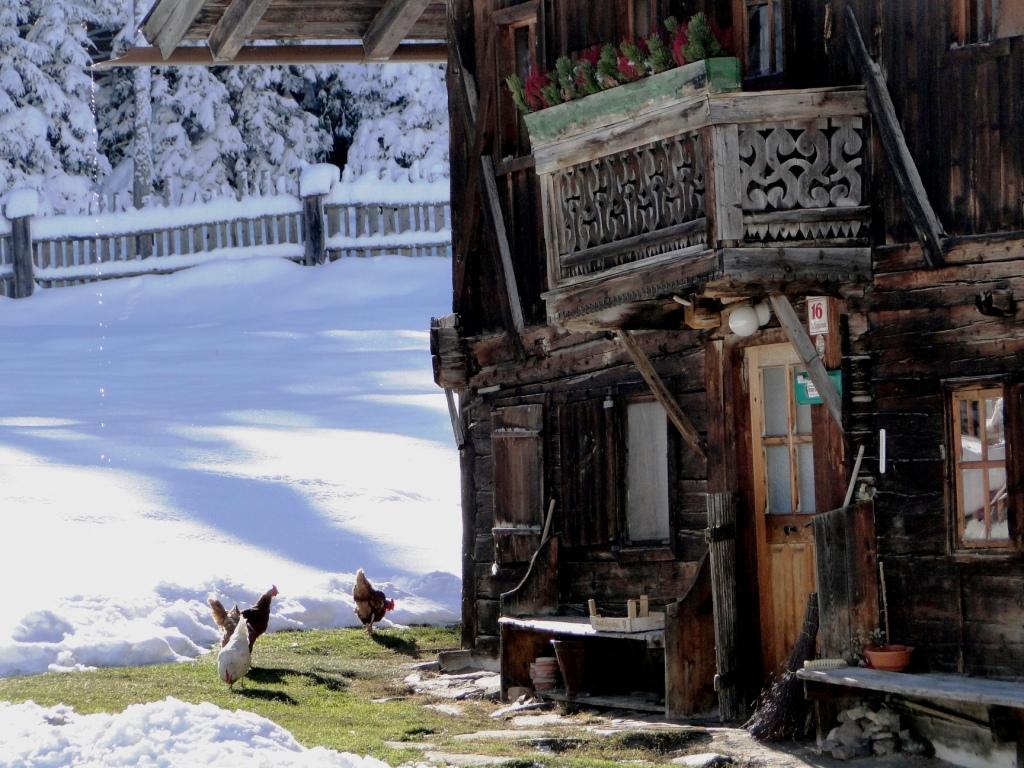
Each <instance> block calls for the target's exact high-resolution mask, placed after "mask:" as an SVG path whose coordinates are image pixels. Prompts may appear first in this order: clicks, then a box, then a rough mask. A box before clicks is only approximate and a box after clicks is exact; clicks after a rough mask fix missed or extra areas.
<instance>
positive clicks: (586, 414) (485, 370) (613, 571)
mask: <svg viewBox="0 0 1024 768" xmlns="http://www.w3.org/2000/svg"><path fill="white" fill-rule="evenodd" d="M542 340H544V341H545V342H546V346H547V347H548V354H547V355H546V356H544V357H543V358H539V359H531V361H529V362H527V363H526V364H520V363H517V362H516V361H515V357H514V351H513V349H512V346H511V345H510V344H508V343H502V341H501V337H486V338H481V339H478V340H477V341H476V342H475V343H474V341H473V340H470V343H469V347H470V350H471V355H472V356H473V357H474V359H475V361H476V367H477V369H478V370H477V373H476V375H475V376H474V377H473V378H472V379H471V381H470V386H471V387H472V386H473V385H480V386H488V387H494V386H500V387H501V389H500V391H498V392H494V393H488V394H485V395H483V396H481V395H477V396H475V397H472V398H470V399H469V400H467V401H466V403H465V406H464V413H465V414H467V418H468V422H469V436H470V439H471V441H472V472H471V474H472V488H473V502H472V505H473V510H474V514H473V519H472V526H473V533H472V540H473V542H474V546H473V555H474V566H473V570H474V578H473V581H472V584H470V585H468V589H469V590H470V591H471V592H472V598H473V599H472V601H471V608H472V611H473V614H474V615H472V616H467V617H466V619H467V621H469V622H472V625H473V634H474V636H475V639H476V645H477V647H478V648H481V649H488V648H496V644H497V634H498V625H497V619H498V615H499V606H498V599H499V597H500V595H501V593H502V592H505V591H508V590H510V589H511V588H512V587H514V586H515V585H516V584H517V583H518V582H519V580H520V579H521V578H522V575H523V573H524V570H525V565H526V563H525V562H519V563H502V564H500V565H499V567H498V568H497V569H496V570H492V563H493V562H494V561H495V541H494V537H493V535H492V529H493V528H494V525H495V520H494V511H495V499H494V479H495V467H494V463H493V461H494V444H493V440H492V434H493V425H494V421H493V419H494V414H495V413H496V412H500V409H501V408H502V407H505V406H510V405H523V404H535V405H541V406H543V409H544V425H543V429H542V434H543V439H544V443H543V455H544V456H545V458H546V460H545V462H544V471H545V478H544V487H545V489H547V494H546V499H551V498H554V499H555V510H556V511H555V518H554V524H553V530H554V531H555V532H558V533H560V534H561V536H560V539H561V548H562V551H561V554H560V557H559V602H560V603H561V604H562V605H563V606H564V608H565V609H566V610H576V611H580V612H582V610H583V606H584V605H585V603H586V601H587V600H588V599H590V598H594V599H595V600H597V602H598V605H599V606H600V607H601V608H602V609H611V610H618V611H622V610H624V604H625V601H626V599H628V598H631V597H636V596H638V595H639V594H641V593H646V594H648V595H649V596H650V598H651V601H652V602H653V603H654V604H656V605H665V604H667V603H669V602H671V601H673V600H676V599H678V598H680V597H681V596H682V595H683V594H684V593H685V592H686V590H687V588H688V587H689V585H690V584H691V583H692V581H693V577H694V574H695V569H696V563H697V562H698V561H699V560H700V558H701V557H702V556H703V555H704V553H705V552H706V548H707V545H706V544H705V542H704V533H703V531H704V528H705V527H706V523H705V501H704V494H705V491H706V472H705V467H704V462H703V460H701V459H699V458H697V457H696V456H694V455H693V453H692V451H690V450H689V449H688V448H687V447H686V446H685V444H683V442H682V440H680V439H679V438H678V437H677V436H675V435H674V434H672V433H671V432H670V440H669V452H670V456H669V457H668V461H669V468H670V509H671V515H672V521H671V522H672V531H673V534H674V539H673V540H672V541H671V542H669V543H668V544H667V545H665V546H663V547H654V548H650V547H646V548H642V549H631V548H629V547H627V546H623V544H624V543H625V542H624V539H623V536H624V530H625V526H624V519H623V515H624V514H625V512H624V509H625V507H624V498H623V497H622V493H623V480H624V474H623V473H624V471H625V466H624V463H623V462H624V461H625V456H624V453H623V448H622V443H621V441H618V440H617V439H616V426H615V425H616V424H617V423H618V420H619V419H621V413H617V411H618V410H619V409H621V408H623V407H624V403H625V401H626V400H627V399H629V398H635V397H643V398H649V397H650V395H649V392H648V390H647V386H646V384H645V383H644V382H643V380H642V379H641V377H640V375H639V373H638V372H637V371H636V369H635V368H634V367H633V365H632V363H631V361H630V360H629V357H628V355H627V353H626V352H625V351H624V350H623V349H622V347H621V344H620V343H619V342H617V341H616V340H614V339H613V338H608V337H606V336H604V335H601V336H593V335H590V336H588V335H580V334H573V335H567V334H555V333H554V332H552V331H548V332H546V333H545V332H538V333H537V334H535V336H534V337H532V338H529V339H527V342H528V343H529V342H532V341H535V342H537V345H538V346H539V344H540V343H541V341H542ZM637 340H638V343H639V344H640V346H641V348H642V349H643V350H644V351H645V352H646V354H648V355H649V356H650V357H651V359H652V361H653V364H654V366H655V368H656V369H657V370H658V372H659V374H660V375H661V376H662V377H663V379H664V380H665V382H666V384H667V386H668V387H669V389H670V390H671V392H672V393H673V395H674V396H675V397H676V398H677V399H678V401H679V402H680V404H681V405H682V407H683V408H684V409H686V410H687V412H688V413H690V414H691V415H692V416H693V417H694V422H695V426H696V427H697V428H698V429H699V430H702V431H703V430H705V429H706V424H705V419H704V413H705V411H706V407H705V397H704V391H703V388H704V352H703V339H702V337H701V336H700V335H699V334H697V333H694V332H689V331H681V332H665V333H648V334H639V335H638V337H637ZM531 346H532V345H531ZM567 374H568V375H567ZM609 398H610V399H611V401H612V405H613V407H612V408H608V409H606V408H605V407H604V403H605V400H606V399H609ZM669 429H671V427H669ZM465 519H466V518H464V520H465ZM583 521H588V522H587V523H586V524H583ZM464 586H466V585H464Z"/></svg>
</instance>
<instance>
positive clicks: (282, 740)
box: [0, 698, 387, 768]
mask: <svg viewBox="0 0 1024 768" xmlns="http://www.w3.org/2000/svg"><path fill="white" fill-rule="evenodd" d="M0 723H3V728H4V732H3V739H0V765H3V766H33V768H51V767H52V768H58V767H61V768H62V767H63V766H71V765H75V766H95V767H96V768H101V767H102V768H118V767H119V766H123V768H136V767H137V766H141V765H152V766H157V765H159V766H164V767H165V768H193V766H207V767H208V768H209V767H211V766H224V768H228V767H230V768H238V766H243V765H245V766H259V768H264V767H265V768H271V766H273V768H387V767H386V764H385V763H382V762H381V761H379V760H374V759H373V758H372V757H358V756H356V755H352V754H348V753H340V752H335V751H333V750H330V749H324V748H323V747H316V748H315V749H306V748H305V747H303V746H302V745H301V744H299V743H298V742H297V741H296V740H295V738H294V737H293V736H292V735H291V734H290V733H288V731H286V730H284V729H283V728H281V727H280V726H278V725H275V724H274V723H272V722H271V721H270V720H267V719H266V718H263V717H260V716H259V715H254V714H252V713H251V712H243V711H235V712H229V711H227V710H225V709H221V708H220V707H215V706H214V705H212V704H198V705H197V704H186V703H184V702H181V701H178V700H177V699H173V698H167V699H165V700H164V701H159V702H153V703H150V704H136V705H134V706H131V707H128V708H127V709H126V710H125V711H124V712H122V713H121V714H117V715H104V714H99V715H79V714H77V713H76V712H75V711H74V710H72V709H71V708H69V707H64V706H57V707H50V708H43V707H40V706H37V705H36V704H33V703H31V702H29V703H27V704H18V705H11V704H5V703H3V702H0Z"/></svg>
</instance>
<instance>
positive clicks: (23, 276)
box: [11, 216, 35, 299]
mask: <svg viewBox="0 0 1024 768" xmlns="http://www.w3.org/2000/svg"><path fill="white" fill-rule="evenodd" d="M11 246H12V250H13V252H14V264H13V266H14V292H13V293H14V295H13V296H12V298H15V299H26V298H28V297H29V296H31V295H32V293H33V292H34V291H35V280H34V279H33V274H32V273H33V264H32V217H31V216H22V217H20V218H17V219H13V220H12V221H11Z"/></svg>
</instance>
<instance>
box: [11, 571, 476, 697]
mask: <svg viewBox="0 0 1024 768" xmlns="http://www.w3.org/2000/svg"><path fill="white" fill-rule="evenodd" d="M371 577H372V574H371ZM354 583H355V574H351V573H348V574H331V575H325V576H324V577H322V578H321V579H320V580H319V581H316V580H308V579H306V580H301V581H300V582H299V584H298V585H297V590H296V591H294V592H292V593H285V591H284V589H285V588H287V587H282V588H281V590H282V591H281V594H279V595H278V597H277V598H275V599H274V602H273V610H272V612H271V618H270V627H269V630H270V631H271V632H276V631H279V630H282V629H296V630H302V629H334V628H340V627H356V626H360V623H359V620H358V618H356V616H355V614H354V613H353V610H352V608H353V601H352V585H353V584H354ZM405 583H406V584H407V587H406V588H402V587H400V586H398V585H397V584H394V583H392V582H389V581H384V580H379V579H378V580H375V581H374V586H376V587H377V588H379V589H383V590H384V591H385V592H387V594H388V597H392V598H394V599H395V610H394V611H392V612H390V613H389V614H388V618H387V619H386V620H385V621H383V622H381V624H380V626H382V627H390V626H402V625H405V624H412V623H416V624H449V623H452V622H455V621H458V601H459V594H460V588H461V587H460V581H459V579H458V578H457V577H455V576H453V575H452V574H450V573H442V572H436V573H432V574H427V575H426V576H423V577H419V578H415V579H408V580H406V582H405ZM269 586H270V585H269V584H267V585H266V586H265V587H263V588H261V589H254V588H252V587H249V586H245V585H241V584H237V583H234V582H232V581H231V580H230V579H215V580H211V581H208V582H205V583H200V584H192V585H188V586H186V585H181V584H174V583H164V584H159V585H157V586H156V587H155V588H154V589H153V590H152V592H151V593H150V594H148V595H145V596H142V597H138V598H128V597H125V596H118V595H111V596H87V595H75V596H70V597H65V598H60V599H59V600H58V602H57V604H56V605H54V606H52V607H51V608H49V609H46V610H40V611H33V612H30V613H28V614H26V615H24V616H23V617H22V618H21V620H20V621H19V622H18V624H17V625H16V626H15V627H14V629H13V630H12V631H11V632H10V635H9V639H8V640H6V641H0V677H10V676H13V675H34V674H40V673H42V672H74V671H82V670H87V669H95V668H96V667H124V666H137V665H144V664H167V663H171V662H177V661H188V660H189V659H193V658H195V657H197V656H199V655H201V654H204V653H208V652H209V651H210V650H211V649H214V648H216V647H218V646H219V642H220V631H219V630H218V629H217V627H216V625H215V624H214V622H213V619H212V617H211V615H210V609H209V606H208V605H207V602H206V599H207V597H208V596H210V595H213V596H216V597H217V598H218V599H220V600H221V602H223V603H224V604H225V605H226V606H228V607H229V608H230V607H231V606H232V605H235V604H237V605H238V606H239V607H241V608H248V607H249V606H250V605H252V604H254V603H255V602H256V600H257V599H258V598H259V596H260V594H261V593H262V591H263V590H264V589H267V588H269ZM416 589H421V590H422V593H417V592H414V591H413V590H416Z"/></svg>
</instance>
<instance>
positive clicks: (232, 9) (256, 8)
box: [206, 0, 271, 62]
mask: <svg viewBox="0 0 1024 768" xmlns="http://www.w3.org/2000/svg"><path fill="white" fill-rule="evenodd" d="M270 3H271V0H231V5H229V6H228V9H227V10H226V11H224V15H223V16H221V17H220V21H218V22H217V26H215V27H214V28H213V31H212V32H210V36H209V38H208V39H207V41H206V42H207V45H209V46H210V53H211V54H212V55H213V60H214V61H216V62H224V61H231V60H232V59H233V58H235V56H237V55H238V52H239V51H240V50H242V46H243V45H245V41H246V40H247V39H248V38H249V37H250V36H251V35H252V33H253V30H255V29H256V25H257V24H259V22H260V19H262V18H263V14H264V13H266V12H267V8H269V7H270Z"/></svg>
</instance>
